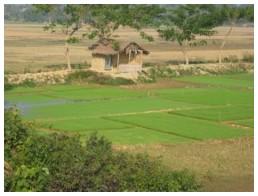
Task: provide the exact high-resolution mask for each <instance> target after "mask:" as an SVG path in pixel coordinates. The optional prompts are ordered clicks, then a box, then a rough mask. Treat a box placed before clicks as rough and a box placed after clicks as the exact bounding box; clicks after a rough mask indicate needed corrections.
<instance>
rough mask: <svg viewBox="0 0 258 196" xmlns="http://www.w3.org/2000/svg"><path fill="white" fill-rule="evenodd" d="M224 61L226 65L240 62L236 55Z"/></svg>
mask: <svg viewBox="0 0 258 196" xmlns="http://www.w3.org/2000/svg"><path fill="white" fill-rule="evenodd" d="M223 61H224V62H226V63H237V62H239V59H238V57H237V56H236V55H229V56H228V57H225V58H224V59H223Z"/></svg>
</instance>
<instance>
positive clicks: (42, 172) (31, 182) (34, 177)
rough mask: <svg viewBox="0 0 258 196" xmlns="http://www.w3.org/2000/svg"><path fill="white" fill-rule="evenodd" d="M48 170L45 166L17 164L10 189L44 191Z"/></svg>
mask: <svg viewBox="0 0 258 196" xmlns="http://www.w3.org/2000/svg"><path fill="white" fill-rule="evenodd" d="M48 176H49V171H48V169H47V168H40V167H31V168H29V167H27V166H26V165H21V166H19V167H18V168H17V169H16V171H15V173H14V175H13V177H12V185H11V187H10V189H11V190H12V191H18V192H28V191H34V192H35V191H46V187H47V183H48Z"/></svg>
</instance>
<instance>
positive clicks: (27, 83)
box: [19, 79, 37, 87]
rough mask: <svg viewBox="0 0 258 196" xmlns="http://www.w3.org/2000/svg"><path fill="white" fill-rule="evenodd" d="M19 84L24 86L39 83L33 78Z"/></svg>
mask: <svg viewBox="0 0 258 196" xmlns="http://www.w3.org/2000/svg"><path fill="white" fill-rule="evenodd" d="M19 86H24V87H36V86H37V84H36V82H35V81H34V80H31V79H26V80H24V81H23V82H22V83H20V84H19Z"/></svg>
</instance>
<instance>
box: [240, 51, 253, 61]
mask: <svg viewBox="0 0 258 196" xmlns="http://www.w3.org/2000/svg"><path fill="white" fill-rule="evenodd" d="M242 61H243V62H247V63H253V62H254V55H253V54H249V53H245V54H244V55H243V58H242Z"/></svg>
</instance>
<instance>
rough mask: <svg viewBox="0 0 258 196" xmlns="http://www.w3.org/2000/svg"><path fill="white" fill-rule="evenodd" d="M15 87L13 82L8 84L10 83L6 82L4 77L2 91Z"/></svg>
mask: <svg viewBox="0 0 258 196" xmlns="http://www.w3.org/2000/svg"><path fill="white" fill-rule="evenodd" d="M15 87H16V85H15V84H10V83H9V82H8V79H7V77H4V91H9V90H12V89H13V88H15Z"/></svg>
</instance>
